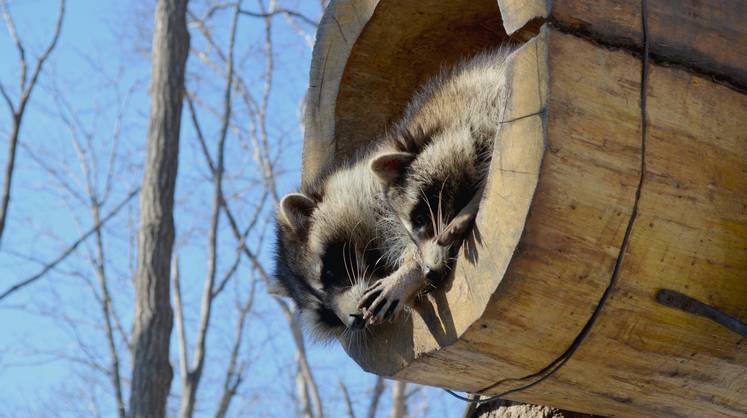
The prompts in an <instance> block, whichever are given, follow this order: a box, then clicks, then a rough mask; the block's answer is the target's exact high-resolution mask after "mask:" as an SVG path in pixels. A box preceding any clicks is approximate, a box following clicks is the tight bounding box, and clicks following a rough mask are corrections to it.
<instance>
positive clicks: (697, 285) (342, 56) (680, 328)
mask: <svg viewBox="0 0 747 418" xmlns="http://www.w3.org/2000/svg"><path fill="white" fill-rule="evenodd" d="M641 10H642V7H641V2H640V1H632V0H621V1H615V0H601V1H589V0H554V1H552V2H550V1H549V0H499V1H497V2H496V0H460V1H457V0H451V1H445V0H409V1H404V0H380V1H377V0H332V2H331V4H330V5H329V7H328V9H327V11H326V13H325V15H324V18H323V19H322V23H321V25H320V28H319V33H318V35H317V43H316V46H315V48H314V54H313V62H312V68H311V81H310V88H309V92H308V105H307V109H306V121H305V125H306V137H305V146H304V163H303V175H304V177H306V178H309V177H311V176H314V175H315V173H317V172H318V171H319V170H320V169H321V168H323V167H324V166H325V165H326V164H329V163H330V162H331V161H333V160H334V159H341V158H347V157H349V156H350V155H351V154H352V153H353V152H354V151H355V150H356V149H357V148H359V147H360V146H361V145H363V144H365V143H366V142H368V141H371V140H373V139H375V138H377V137H378V136H379V135H380V134H381V133H382V132H383V131H384V130H385V129H386V128H387V126H389V125H390V124H391V123H392V122H393V121H396V120H397V118H399V117H400V116H401V113H402V111H403V109H404V107H405V105H406V104H407V102H408V100H409V98H410V97H411V95H412V93H413V92H414V91H415V90H416V89H417V88H418V87H419V86H420V85H421V84H422V83H423V81H425V80H426V79H428V78H429V77H430V76H432V75H433V74H435V73H436V72H437V71H438V70H439V68H441V67H442V66H444V65H449V64H452V63H454V62H456V61H458V60H460V59H462V58H464V57H467V56H470V55H471V54H474V53H476V52H479V51H481V50H484V49H487V48H491V47H494V46H497V45H499V44H500V43H501V42H504V41H506V40H507V39H509V38H511V39H513V40H514V41H516V42H522V43H524V45H523V46H522V47H521V49H520V50H519V51H518V52H517V53H515V54H514V56H513V58H512V61H511V63H510V80H511V86H512V89H513V93H512V99H511V101H510V103H508V109H507V113H508V116H507V118H506V120H505V121H504V124H503V125H502V129H501V133H500V140H498V141H497V142H496V144H495V153H494V158H493V161H492V167H491V172H490V175H489V180H488V187H487V192H486V196H485V198H484V200H483V202H482V206H481V210H480V213H479V216H478V219H477V223H476V229H475V234H474V235H475V237H473V239H471V240H469V241H468V242H466V243H465V244H464V246H463V248H462V251H461V254H460V259H459V261H458V263H457V266H456V269H455V274H454V278H453V279H452V280H450V281H449V282H448V283H447V284H446V285H445V287H444V288H443V289H441V290H439V291H436V292H433V293H432V294H431V295H429V296H428V297H427V299H425V300H423V301H421V302H419V304H418V306H417V308H416V309H415V312H413V314H412V315H411V316H410V317H408V318H406V319H404V320H402V321H400V322H399V323H397V324H393V325H391V326H389V327H388V328H385V329H382V330H381V332H380V333H379V334H378V335H377V336H376V338H375V339H374V340H373V341H370V344H369V345H368V346H367V347H366V349H365V350H363V351H357V352H352V351H351V350H348V352H349V354H350V355H351V356H352V357H353V358H354V359H355V360H356V361H357V362H358V363H359V364H360V365H361V366H362V367H363V368H364V369H366V370H368V371H371V372H374V373H378V374H382V375H387V376H391V377H393V378H395V379H402V380H407V381H412V382H417V383H422V384H426V385H433V386H442V387H447V388H451V389H456V390H460V391H467V392H473V393H481V394H484V395H490V394H497V393H502V392H505V391H507V390H510V389H514V388H518V387H522V386H526V385H527V384H529V383H532V382H534V381H536V380H538V379H539V378H540V377H542V376H544V375H547V374H548V373H549V371H550V369H547V367H548V366H551V369H554V368H555V367H557V366H558V360H559V359H561V360H563V361H562V363H561V364H560V367H559V368H558V369H557V370H555V371H554V372H553V373H552V374H550V375H549V376H547V377H546V378H544V380H542V381H541V382H539V383H537V384H535V385H534V386H531V387H529V388H527V389H524V390H520V391H517V392H514V393H511V394H509V395H508V396H507V397H508V398H510V399H513V400H519V401H526V402H531V403H537V404H543V405H551V406H555V407H560V408H564V409H569V410H574V411H580V412H588V413H596V414H602V415H613V416H699V417H700V416H745V415H747V341H746V340H745V338H744V337H742V336H740V334H739V333H738V332H735V331H734V330H733V329H729V328H727V327H725V326H723V325H721V324H720V323H717V322H716V321H714V320H712V319H708V318H706V317H704V316H703V315H697V314H694V313H692V312H688V311H686V309H689V310H690V311H698V309H700V310H701V311H702V310H706V311H708V312H711V314H712V315H711V316H712V317H713V318H715V319H719V318H721V319H723V318H726V316H727V315H728V317H731V318H732V319H735V318H736V319H741V321H745V319H746V318H747V95H745V89H746V88H747V25H745V23H744V22H747V6H745V4H744V3H743V2H741V1H737V0H727V1H716V0H698V1H696V0H683V1H672V0H658V1H651V2H649V4H648V6H647V8H646V17H647V19H646V20H647V24H646V31H645V32H647V36H648V42H647V44H648V45H649V48H648V54H645V53H644V48H643V45H644V41H643V32H644V31H643V30H642V28H643V25H642V20H643V19H642V16H641ZM646 56H648V57H649V58H650V61H649V64H648V65H647V66H646V71H642V68H643V61H644V57H646ZM644 79H647V84H646V83H644V82H643V80H644ZM642 97H645V99H646V100H645V101H642V100H641V98H642ZM642 108H643V109H642ZM644 114H645V118H646V119H644V116H643V115H644ZM644 120H645V123H642V121H644ZM644 126H645V128H643V127H644ZM608 287H609V288H610V290H609V292H607V293H606V296H605V290H606V289H607V288H608ZM662 289H671V290H673V291H676V292H680V293H682V294H685V295H687V296H689V297H692V298H694V299H695V300H697V301H699V302H702V303H704V304H707V305H709V306H706V307H704V306H703V305H700V304H698V302H693V301H690V302H689V304H688V303H685V302H683V301H678V300H672V299H671V295H672V294H668V295H667V294H661V295H659V300H660V301H657V293H658V292H660V291H661V290H662ZM674 295H675V296H676V294H674ZM675 299H676V297H675ZM678 303H679V305H680V306H681V307H684V308H685V309H684V310H683V309H678V308H677V307H672V306H667V305H672V304H674V305H677V304H678ZM598 307H599V309H597V308H598ZM696 308H697V309H696ZM701 308H702V309H701ZM709 309H710V310H709ZM713 312H716V313H715V314H714V313H713ZM696 313H698V312H696ZM701 313H702V312H701ZM719 315H722V316H721V317H720V316H719ZM727 319H728V318H727ZM722 322H723V321H722ZM735 326H737V327H738V326H739V323H736V325H735ZM574 342H575V343H574ZM569 347H570V348H572V350H570V351H572V352H571V353H570V355H569ZM574 348H575V349H574ZM527 376H529V378H526V379H522V378H525V377H527Z"/></svg>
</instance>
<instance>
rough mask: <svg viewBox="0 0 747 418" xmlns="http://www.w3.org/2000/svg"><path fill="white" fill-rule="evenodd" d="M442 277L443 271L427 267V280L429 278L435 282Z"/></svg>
mask: <svg viewBox="0 0 747 418" xmlns="http://www.w3.org/2000/svg"><path fill="white" fill-rule="evenodd" d="M440 278H441V272H440V271H438V270H431V269H429V268H426V269H425V280H428V281H429V282H431V283H435V282H437V281H438V279H440Z"/></svg>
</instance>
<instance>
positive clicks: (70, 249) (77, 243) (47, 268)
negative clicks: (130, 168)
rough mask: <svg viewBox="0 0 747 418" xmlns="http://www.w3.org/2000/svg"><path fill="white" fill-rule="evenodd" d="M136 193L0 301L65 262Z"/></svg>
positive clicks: (7, 291) (132, 192) (136, 192)
mask: <svg viewBox="0 0 747 418" xmlns="http://www.w3.org/2000/svg"><path fill="white" fill-rule="evenodd" d="M138 192H140V188H139V187H138V188H136V189H135V190H133V191H131V192H130V194H128V195H127V197H126V198H125V199H124V200H123V201H122V202H120V203H119V205H117V206H116V207H115V208H114V209H113V210H112V211H111V212H109V214H108V215H106V216H104V217H103V218H102V219H101V222H99V223H98V224H96V225H94V226H93V227H92V228H91V229H89V230H88V231H87V232H86V233H85V234H83V235H82V236H81V237H80V238H78V239H77V240H76V241H75V242H73V243H72V244H71V245H70V246H69V247H67V249H66V250H65V251H63V252H62V254H60V255H59V256H57V258H55V259H54V260H52V261H51V262H49V263H48V264H47V265H45V266H44V268H43V269H42V270H41V271H40V272H38V273H36V274H34V275H33V276H31V277H29V278H28V279H25V280H22V281H20V282H18V283H16V284H14V285H13V286H11V287H10V288H8V289H7V290H5V291H4V292H3V293H2V294H0V301H2V300H3V299H5V298H6V297H8V296H10V295H11V294H13V293H15V292H17V291H19V290H21V289H23V288H24V287H26V286H28V285H30V284H32V283H34V282H35V281H37V280H39V279H41V278H42V277H44V275H45V274H47V273H48V272H49V271H50V270H52V269H54V268H55V267H56V266H57V265H58V264H60V263H61V262H62V261H64V260H65V258H67V257H68V256H69V255H70V254H72V253H73V252H75V250H76V249H77V248H78V246H80V244H81V243H83V242H84V241H85V240H87V239H88V238H89V237H90V236H91V235H93V234H95V233H96V231H98V230H99V229H100V228H101V227H102V226H104V224H106V223H107V222H108V221H109V220H110V219H111V218H113V217H114V216H115V215H116V214H117V213H119V211H120V210H122V208H124V207H125V206H126V205H127V202H129V201H130V200H131V199H132V198H133V197H135V196H136V195H137V194H138Z"/></svg>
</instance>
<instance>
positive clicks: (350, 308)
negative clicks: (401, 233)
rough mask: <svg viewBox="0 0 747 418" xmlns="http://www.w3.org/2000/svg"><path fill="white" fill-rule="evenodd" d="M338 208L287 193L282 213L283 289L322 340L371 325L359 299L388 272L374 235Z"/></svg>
mask: <svg viewBox="0 0 747 418" xmlns="http://www.w3.org/2000/svg"><path fill="white" fill-rule="evenodd" d="M333 209H334V205H325V204H324V203H319V204H317V203H315V202H314V201H313V200H312V199H311V198H309V197H307V196H304V195H302V194H297V193H296V194H290V195H288V196H286V197H284V198H283V200H282V201H281V204H280V207H279V211H278V212H279V213H278V229H279V232H280V233H279V235H280V237H279V243H278V246H279V248H278V268H277V275H278V280H279V284H280V285H281V288H282V289H281V290H282V292H278V293H281V294H283V295H286V296H290V297H292V298H293V299H294V300H295V301H296V302H297V304H298V306H299V307H300V308H301V310H302V316H303V317H304V319H305V320H306V323H307V324H309V325H310V327H311V330H312V333H313V334H314V336H316V337H318V338H320V339H326V338H331V337H340V336H343V335H346V333H347V331H359V330H362V329H363V328H364V327H365V321H363V315H362V312H360V310H359V309H358V307H357V305H358V302H359V300H360V298H361V296H362V294H363V292H364V291H365V289H366V288H367V287H368V285H369V284H370V283H372V282H373V281H374V280H376V279H378V278H379V277H381V276H380V275H381V274H383V271H382V268H381V264H382V263H380V262H379V259H380V258H381V255H380V253H379V252H378V251H376V250H375V249H374V248H373V246H372V245H371V238H370V235H371V234H370V233H367V232H366V231H358V230H356V228H355V225H357V224H358V222H357V221H351V222H345V219H344V217H343V216H341V214H339V213H337V211H336V210H333ZM345 225H351V226H352V227H353V228H352V229H350V228H345Z"/></svg>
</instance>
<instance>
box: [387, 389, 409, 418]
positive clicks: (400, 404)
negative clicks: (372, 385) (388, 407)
mask: <svg viewBox="0 0 747 418" xmlns="http://www.w3.org/2000/svg"><path fill="white" fill-rule="evenodd" d="M406 393H407V382H401V381H397V382H394V388H392V413H391V414H390V415H389V418H405V417H406V416H407V396H406Z"/></svg>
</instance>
